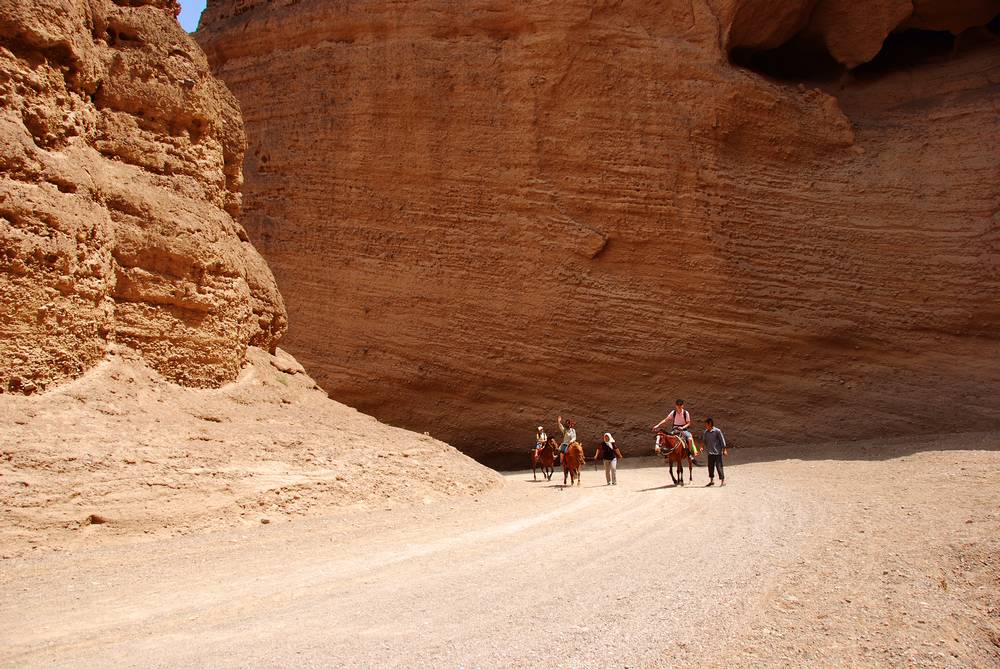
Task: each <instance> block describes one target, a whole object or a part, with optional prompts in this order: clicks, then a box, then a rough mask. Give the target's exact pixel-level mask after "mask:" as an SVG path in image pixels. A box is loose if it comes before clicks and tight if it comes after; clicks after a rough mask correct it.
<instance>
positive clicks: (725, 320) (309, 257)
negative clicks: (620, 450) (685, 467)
mask: <svg viewBox="0 0 1000 669" xmlns="http://www.w3.org/2000/svg"><path fill="white" fill-rule="evenodd" d="M998 12H1000V6H998V3H997V2H993V1H987V2H979V1H976V0H970V1H963V2H961V3H945V2H941V1H937V0H923V1H920V2H916V3H912V2H908V1H907V2H896V1H892V0H878V1H872V2H866V3H858V2H847V1H846V0H819V1H818V2H817V1H816V0H798V1H797V2H777V1H768V0H699V1H696V2H689V1H688V0H683V1H682V0H664V1H662V2H649V1H642V2H639V1H628V0H625V1H622V2H582V1H574V0H561V1H560V2H545V1H540V2H530V3H528V2H511V1H510V0H472V1H470V2H462V3H456V2H449V1H446V0H412V1H408V2H391V3H390V2H385V1H384V0H359V1H356V2H340V1H333V0H330V1H322V0H295V1H291V0H274V1H272V2H264V1H256V2H254V1H249V2H248V1H246V0H239V1H234V0H209V3H208V9H207V10H206V12H205V14H204V15H203V17H202V23H201V27H200V30H199V32H198V33H197V39H198V41H199V42H200V43H201V44H202V46H203V47H204V49H205V50H206V53H207V55H208V58H209V62H210V63H211V65H212V67H213V70H214V71H215V73H216V74H217V75H219V76H220V77H221V78H222V79H223V80H224V81H225V82H226V83H227V84H228V86H229V87H230V89H231V90H232V91H233V92H234V94H235V95H236V97H237V98H238V100H239V103H240V106H241V107H242V111H243V114H244V117H245V121H246V128H247V137H248V150H247V154H246V161H245V163H244V175H245V178H246V184H245V188H244V210H243V214H242V222H243V224H244V225H245V227H246V228H247V230H248V232H249V234H250V237H251V239H252V240H253V241H254V243H255V244H256V245H257V246H258V248H260V249H261V251H262V253H263V255H264V256H265V257H266V258H267V260H268V262H269V264H270V266H271V268H272V269H273V271H274V273H275V275H276V277H277V280H278V284H279V286H280V287H281V290H282V293H283V294H284V296H285V299H286V301H287V304H288V309H289V318H290V329H289V333H288V337H287V340H286V342H287V346H288V348H289V349H290V350H291V351H292V352H293V353H294V354H295V355H296V356H297V357H298V358H299V359H300V360H302V361H303V362H304V363H305V364H306V366H307V367H308V368H309V369H310V370H311V371H312V373H313V374H314V376H315V377H316V378H317V380H318V381H319V382H320V383H321V384H322V385H323V386H324V387H325V388H326V389H327V390H328V391H330V392H331V393H334V394H335V395H336V396H337V397H338V398H339V399H342V400H344V401H346V402H348V403H349V404H352V405H355V406H358V407H359V408H362V409H363V410H365V411H367V412H370V413H373V414H374V415H376V416H378V417H379V418H381V419H383V420H388V421H390V422H393V423H395V424H398V425H402V426H405V427H408V428H411V429H416V430H420V431H424V430H426V431H429V432H430V433H431V434H433V435H434V436H436V437H440V438H442V439H445V440H446V441H449V442H450V443H453V444H455V445H457V446H459V447H460V448H462V449H463V450H465V451H466V452H467V453H470V454H472V455H474V456H475V457H477V458H479V459H481V460H483V461H486V462H489V463H493V464H502V465H509V464H523V462H524V459H525V457H526V456H525V449H526V448H527V447H528V446H529V443H530V440H531V437H532V434H533V429H534V426H535V425H537V424H539V423H544V424H545V425H546V426H548V427H549V429H550V431H553V430H554V429H555V426H554V418H555V415H556V414H557V413H562V414H564V415H572V416H573V417H575V418H577V420H578V422H579V427H580V434H581V437H582V438H583V441H584V442H585V443H587V444H588V445H589V444H591V443H593V440H594V439H596V438H597V435H599V433H600V432H602V431H604V430H606V429H609V430H611V431H612V432H614V433H615V434H616V436H617V437H619V440H620V441H621V442H622V444H623V446H624V450H625V452H626V453H639V452H648V450H649V448H650V445H651V438H650V435H649V433H648V429H649V426H650V425H652V424H653V423H654V422H656V421H658V420H659V419H660V418H662V417H663V415H664V414H665V413H666V411H667V410H668V409H669V408H670V405H671V404H672V401H673V399H674V398H675V397H677V396H681V397H684V398H685V399H686V400H687V401H688V406H689V408H690V409H691V410H692V413H693V415H694V416H695V417H696V418H699V419H700V418H701V417H702V416H704V415H706V414H711V415H714V416H715V417H716V419H717V422H718V423H719V424H720V426H721V427H722V428H723V429H724V430H726V431H727V435H728V436H729V438H730V440H731V441H733V442H734V443H737V444H741V445H764V444H768V443H774V442H794V443H803V444H806V443H809V442H815V441H820V440H826V439H831V438H845V439H849V438H853V437H860V436H863V435H867V434H870V433H875V434H884V435H887V436H888V435H903V434H913V433H917V432H927V431H931V432H947V431H950V430H961V429H987V428H996V427H997V426H1000V404H998V403H997V401H996V397H997V395H998V392H1000V357H998V356H997V351H998V350H1000V346H998V344H1000V341H998V340H1000V301H998V299H997V295H998V294H1000V213H998V212H1000V206H998V205H1000V186H998V184H1000V180H998V177H1000V154H998V153H997V151H996V150H995V147H994V144H995V143H996V138H997V137H998V136H1000V120H998V119H1000V116H998V114H997V109H998V104H1000V47H998V43H997V37H996V26H995V20H994V19H993V18H992V17H994V16H996V14H997V13H998ZM991 20H993V21H994V24H993V25H992V26H991V25H990V21H991ZM956 35H957V37H956Z"/></svg>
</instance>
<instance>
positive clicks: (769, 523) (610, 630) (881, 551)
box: [0, 434, 1000, 668]
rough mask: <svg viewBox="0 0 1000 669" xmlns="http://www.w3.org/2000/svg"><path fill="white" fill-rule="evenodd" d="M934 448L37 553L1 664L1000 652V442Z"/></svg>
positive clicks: (10, 568) (819, 660)
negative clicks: (713, 480)
mask: <svg viewBox="0 0 1000 669" xmlns="http://www.w3.org/2000/svg"><path fill="white" fill-rule="evenodd" d="M934 445H935V443H934V442H930V441H929V442H926V443H912V442H895V443H888V444H886V443H879V444H875V443H871V444H868V445H865V444H861V445H855V446H852V447H850V448H849V449H848V448H839V449H836V450H827V451H814V452H813V453H812V454H811V455H810V456H809V458H810V459H806V460H800V459H795V458H796V456H801V451H800V452H798V453H793V452H791V451H775V450H768V451H760V452H756V451H755V452H751V451H746V452H736V453H734V455H733V457H732V458H731V459H730V462H729V469H728V472H727V473H728V475H729V485H727V486H726V487H725V488H719V487H718V486H716V487H714V488H705V487H702V486H703V485H704V484H705V483H706V480H707V473H706V470H705V469H696V470H695V481H694V484H695V485H694V486H688V487H685V488H670V487H665V483H668V482H669V481H668V478H667V475H666V470H665V469H664V468H662V466H660V465H659V464H657V463H656V462H655V461H654V460H653V459H651V458H643V459H638V458H636V459H630V460H627V463H628V464H629V465H631V466H629V467H626V468H624V469H623V470H622V471H621V472H620V474H619V477H620V482H619V485H618V486H616V487H606V486H604V485H603V483H604V481H603V473H598V472H595V471H594V470H593V469H592V467H591V466H590V465H588V467H587V469H586V470H585V472H584V485H583V487H582V488H575V489H563V488H561V487H560V486H558V485H555V483H556V481H555V480H554V482H553V484H548V483H542V482H538V483H534V482H531V481H530V479H531V473H530V472H528V473H527V474H525V473H524V472H517V473H511V474H508V475H506V485H505V486H503V487H502V488H501V489H498V490H495V491H492V492H489V493H486V494H484V495H482V496H480V497H477V498H474V499H470V500H467V501H449V502H446V503H443V504H442V505H438V506H422V507H420V508H419V509H417V508H414V509H412V510H404V509H400V508H398V507H397V508H395V509H394V510H391V511H388V510H383V511H373V512H365V513H364V514H357V515H352V516H347V515H342V516H338V517H332V518H326V519H311V520H297V521H295V522H281V523H272V524H269V525H259V524H258V525H253V526H251V525H247V526H244V527H242V528H235V529H227V530H224V531H221V532H218V533H212V534H198V535H191V536H183V537H173V538H165V539H164V538H158V539H154V540H151V541H147V542H145V543H132V544H127V545H122V544H116V545H95V546H94V547H93V548H87V549H81V550H74V551H72V552H64V553H42V552H36V553H35V554H32V555H29V556H25V557H19V558H14V559H8V560H4V561H3V562H2V563H0V568H2V575H0V666H3V667H18V668H27V667H41V666H45V667H69V666H72V667H98V666H101V667H110V666H114V667H331V666H350V667H431V666H433V667H439V666H440V667H521V666H523V667H675V666H677V667H679V666H802V667H816V666H843V667H874V666H885V667H914V666H916V667H920V666H929V667H996V666H1000V557H998V555H1000V450H998V449H1000V438H998V436H997V435H990V434H985V435H984V434H977V435H967V436H964V437H963V438H962V439H961V445H962V446H963V447H964V448H967V449H969V450H948V451H929V450H926V451H925V450H922V449H927V448H931V447H933V446H934ZM833 456H837V459H833ZM764 458H766V460H765V459H764ZM753 460H756V461H753ZM560 482H561V481H560ZM93 531H95V532H96V531H100V528H99V527H95V528H93Z"/></svg>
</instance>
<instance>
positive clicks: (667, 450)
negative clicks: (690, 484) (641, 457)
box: [656, 432, 694, 486]
mask: <svg viewBox="0 0 1000 669" xmlns="http://www.w3.org/2000/svg"><path fill="white" fill-rule="evenodd" d="M656 452H657V453H660V454H662V455H663V459H664V460H666V461H667V468H668V471H669V472H670V480H671V481H673V482H674V485H680V486H682V485H684V461H685V460H687V464H688V481H693V480H694V478H693V475H692V472H693V470H694V466H693V463H692V461H691V452H690V451H689V450H688V447H687V444H685V443H684V437H680V436H677V435H674V434H667V433H666V432H657V433H656ZM674 466H676V467H677V477H676V478H675V477H674Z"/></svg>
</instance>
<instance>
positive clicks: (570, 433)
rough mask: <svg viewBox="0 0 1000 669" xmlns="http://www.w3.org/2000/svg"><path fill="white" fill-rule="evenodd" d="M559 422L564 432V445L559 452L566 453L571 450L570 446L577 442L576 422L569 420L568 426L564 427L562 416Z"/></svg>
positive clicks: (562, 444) (561, 430) (560, 428)
mask: <svg viewBox="0 0 1000 669" xmlns="http://www.w3.org/2000/svg"><path fill="white" fill-rule="evenodd" d="M557 422H558V423H559V430H560V432H562V443H561V444H560V445H559V452H560V453H565V452H566V451H567V450H569V445H570V444H572V443H573V442H574V441H576V421H575V420H573V419H572V418H567V419H566V425H563V419H562V416H559V419H558V421H557Z"/></svg>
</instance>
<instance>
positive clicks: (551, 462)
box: [531, 441, 556, 481]
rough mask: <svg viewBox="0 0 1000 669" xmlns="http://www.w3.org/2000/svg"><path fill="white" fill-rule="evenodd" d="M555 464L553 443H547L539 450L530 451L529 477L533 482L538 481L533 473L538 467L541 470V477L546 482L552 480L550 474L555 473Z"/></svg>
mask: <svg viewBox="0 0 1000 669" xmlns="http://www.w3.org/2000/svg"><path fill="white" fill-rule="evenodd" d="M555 464H556V446H555V444H554V443H551V441H550V442H548V443H546V444H545V445H544V446H542V447H541V448H536V449H534V450H532V451H531V477H532V478H533V479H534V480H536V481H537V480H538V475H537V474H536V473H535V472H536V470H537V468H538V467H541V468H542V477H543V478H544V479H545V480H546V481H551V480H552V474H554V473H555Z"/></svg>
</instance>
